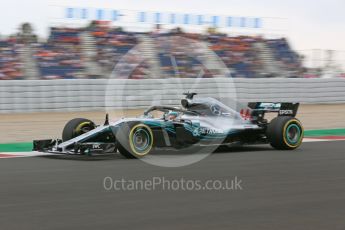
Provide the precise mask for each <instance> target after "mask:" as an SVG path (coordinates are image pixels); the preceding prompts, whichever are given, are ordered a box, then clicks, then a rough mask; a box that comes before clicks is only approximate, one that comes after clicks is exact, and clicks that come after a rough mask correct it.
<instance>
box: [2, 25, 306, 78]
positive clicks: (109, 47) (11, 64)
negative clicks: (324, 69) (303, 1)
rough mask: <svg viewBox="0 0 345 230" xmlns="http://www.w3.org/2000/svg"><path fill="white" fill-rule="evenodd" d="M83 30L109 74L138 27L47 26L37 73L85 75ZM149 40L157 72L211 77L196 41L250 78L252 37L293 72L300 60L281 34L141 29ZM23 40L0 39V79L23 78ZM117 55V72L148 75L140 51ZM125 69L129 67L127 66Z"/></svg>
mask: <svg viewBox="0 0 345 230" xmlns="http://www.w3.org/2000/svg"><path fill="white" fill-rule="evenodd" d="M82 33H84V34H85V33H86V34H88V35H89V36H90V37H91V39H92V41H94V43H95V49H96V52H95V53H96V54H95V55H94V56H93V59H92V60H91V61H92V62H94V63H97V65H98V66H100V67H101V70H102V73H101V74H100V75H102V74H103V75H104V76H105V77H106V76H109V75H108V74H109V73H111V72H112V71H113V70H114V67H115V66H116V64H118V63H119V62H120V61H121V59H122V58H123V57H124V55H125V54H127V53H128V51H130V50H133V47H135V46H136V45H138V44H139V37H140V35H141V34H140V33H134V32H125V31H123V30H122V29H121V28H114V27H111V26H109V25H108V24H106V23H103V22H98V23H97V22H95V23H92V24H90V25H89V26H88V27H85V28H79V29H76V28H64V27H53V28H51V31H50V35H49V38H48V40H47V41H46V42H43V43H39V42H33V43H32V44H31V47H32V48H33V51H34V61H35V62H36V63H37V66H38V70H39V74H40V76H41V78H42V79H60V78H63V79H72V78H87V77H92V76H88V74H87V71H86V64H87V63H86V61H85V57H84V55H85V52H84V53H83V52H82V44H81V34H82ZM145 36H150V37H151V38H152V39H153V41H154V49H155V51H156V53H157V57H158V61H159V64H160V67H161V73H163V76H161V77H178V78H193V77H214V76H215V74H214V72H212V71H211V70H209V69H208V68H206V66H205V60H202V58H200V57H201V56H202V55H204V54H205V52H206V51H205V47H201V46H199V45H198V43H199V42H200V41H202V42H207V43H205V44H209V47H208V48H210V50H212V51H214V53H215V54H217V55H218V56H219V57H220V58H221V60H222V61H223V62H224V64H225V65H226V66H227V67H228V68H229V69H231V75H232V77H244V78H255V77H260V73H262V72H263V65H264V64H263V61H262V60H261V59H260V56H259V55H258V53H259V52H258V50H257V49H258V48H257V46H256V45H255V44H256V43H259V42H260V43H264V44H266V46H267V47H268V48H269V49H270V50H271V52H272V55H273V57H274V58H275V60H276V61H278V62H280V63H281V65H280V67H282V68H284V69H286V70H293V71H295V72H298V70H300V69H302V65H301V60H300V59H299V57H298V55H297V54H296V53H295V52H294V51H293V50H292V49H291V47H290V46H289V43H288V42H287V41H286V40H285V39H269V40H268V39H263V38H261V37H254V36H235V37H230V36H228V35H226V34H220V33H208V34H195V33H183V32H182V31H180V30H173V31H170V32H168V33H146V34H145ZM21 46H23V44H21V42H20V41H18V40H17V39H15V38H11V39H7V40H1V41H0V79H22V78H23V72H22V69H23V65H22V63H21V62H20V57H19V55H18V49H19V48H20V47H21ZM133 52H137V53H136V54H135V55H130V56H128V57H127V58H126V59H125V60H122V61H121V68H123V69H122V70H120V72H121V73H119V74H117V76H118V77H119V78H125V77H126V78H127V77H128V76H129V78H134V79H141V78H148V77H150V76H149V75H150V65H149V63H148V62H147V61H143V60H141V59H140V58H139V59H140V60H138V58H137V57H138V56H140V55H141V54H140V52H139V53H138V50H137V51H134V50H133ZM129 71H130V72H129Z"/></svg>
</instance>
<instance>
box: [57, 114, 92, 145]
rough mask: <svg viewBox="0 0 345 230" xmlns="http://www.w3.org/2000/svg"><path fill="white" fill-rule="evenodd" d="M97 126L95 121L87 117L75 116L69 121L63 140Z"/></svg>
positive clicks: (63, 132) (63, 133)
mask: <svg viewBox="0 0 345 230" xmlns="http://www.w3.org/2000/svg"><path fill="white" fill-rule="evenodd" d="M95 127H96V125H95V123H93V122H92V121H90V120H89V119H85V118H74V119H72V120H70V121H69V122H67V124H66V125H65V127H64V129H63V131H62V141H68V140H70V139H72V138H75V137H77V136H80V135H82V134H84V133H87V132H89V131H91V130H92V129H94V128H95Z"/></svg>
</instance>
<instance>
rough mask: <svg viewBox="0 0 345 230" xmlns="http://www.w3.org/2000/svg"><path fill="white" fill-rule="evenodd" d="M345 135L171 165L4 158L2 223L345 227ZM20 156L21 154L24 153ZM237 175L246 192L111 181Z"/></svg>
mask: <svg viewBox="0 0 345 230" xmlns="http://www.w3.org/2000/svg"><path fill="white" fill-rule="evenodd" d="M344 149H345V142H344V141H326V142H310V143H308V142H307V143H303V144H302V146H301V147H300V148H299V149H297V150H295V151H277V150H274V149H272V148H271V147H270V146H268V145H259V146H244V147H241V148H234V149H232V150H230V151H217V152H215V153H214V154H212V155H210V156H208V157H207V158H205V159H204V160H202V161H200V162H198V163H195V164H193V165H189V166H185V167H178V168H164V167H157V166H153V165H149V164H146V163H145V162H143V161H140V160H128V159H124V158H123V157H122V156H121V155H120V154H111V155H108V156H94V157H82V156H65V155H49V156H37V157H18V158H13V159H1V160H0V184H1V186H0V209H1V215H0V229H16V230H21V229H85V230H87V229H92V230H93V229H150V230H151V229H227V230H228V229H241V230H245V229H263V230H269V229H272V230H276V229H292V228H293V229H297V230H298V229H301V230H302V229H303V230H305V229H313V230H315V229H344V228H345V219H344V216H345V209H344V204H345V193H344V191H345V167H344V165H345V152H344ZM15 154H18V155H20V154H21V153H20V152H19V153H15ZM157 177H159V178H161V179H162V178H163V179H164V180H166V181H168V180H170V181H176V180H181V179H184V180H192V181H197V180H199V181H202V182H204V181H207V180H219V181H225V180H234V178H235V179H236V180H237V181H239V182H241V184H240V185H241V187H240V189H238V190H207V191H205V190H183V189H178V190H163V189H162V188H161V187H159V188H157V189H150V190H145V189H144V190H143V189H139V190H136V189H134V190H128V189H120V190H116V189H109V188H106V187H105V186H104V180H105V178H110V179H111V180H117V181H119V180H126V181H129V180H135V181H140V180H142V181H143V180H152V179H153V178H157Z"/></svg>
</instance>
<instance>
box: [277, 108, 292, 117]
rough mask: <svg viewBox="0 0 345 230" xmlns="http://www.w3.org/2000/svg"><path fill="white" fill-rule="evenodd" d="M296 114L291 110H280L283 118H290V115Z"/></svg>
mask: <svg viewBox="0 0 345 230" xmlns="http://www.w3.org/2000/svg"><path fill="white" fill-rule="evenodd" d="M293 114H294V112H293V110H291V109H287V110H279V115H281V116H284V115H285V116H289V115H293Z"/></svg>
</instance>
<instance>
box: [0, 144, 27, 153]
mask: <svg viewBox="0 0 345 230" xmlns="http://www.w3.org/2000/svg"><path fill="white" fill-rule="evenodd" d="M30 151H32V142H24V143H23V142H19V143H8V144H0V152H30Z"/></svg>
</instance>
